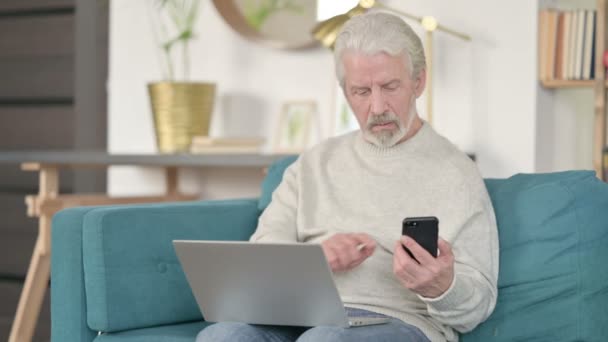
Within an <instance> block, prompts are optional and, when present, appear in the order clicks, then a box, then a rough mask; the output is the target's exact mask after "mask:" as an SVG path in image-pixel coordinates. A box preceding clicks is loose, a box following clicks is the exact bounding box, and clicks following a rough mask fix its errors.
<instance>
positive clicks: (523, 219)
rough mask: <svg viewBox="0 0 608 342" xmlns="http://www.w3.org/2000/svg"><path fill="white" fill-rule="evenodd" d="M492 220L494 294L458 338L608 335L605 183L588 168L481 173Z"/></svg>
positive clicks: (591, 337) (586, 338)
mask: <svg viewBox="0 0 608 342" xmlns="http://www.w3.org/2000/svg"><path fill="white" fill-rule="evenodd" d="M486 185H487V187H488V190H489V193H490V197H491V199H492V203H493V205H494V210H495V212H496V219H497V222H498V233H499V240H500V269H499V277H498V288H499V291H498V302H497V305H496V309H495V310H494V312H493V314H492V315H491V316H490V318H489V319H488V320H487V321H485V322H484V323H482V324H481V325H480V326H478V327H477V328H476V329H475V330H473V331H472V332H471V333H469V334H465V335H463V336H462V341H464V342H471V341H531V340H541V339H542V340H546V341H603V340H605V338H606V336H608V271H606V262H608V184H606V183H603V182H601V181H600V180H598V179H597V178H596V177H595V174H594V173H593V172H590V171H569V172H558V173H550V174H520V175H516V176H513V177H511V178H509V179H504V180H497V179H490V180H487V181H486Z"/></svg>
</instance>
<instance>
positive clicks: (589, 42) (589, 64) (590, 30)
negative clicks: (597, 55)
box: [582, 10, 595, 80]
mask: <svg viewBox="0 0 608 342" xmlns="http://www.w3.org/2000/svg"><path fill="white" fill-rule="evenodd" d="M585 12H586V14H585V17H586V20H585V43H584V44H583V45H584V47H583V49H584V51H583V70H582V78H583V79H584V80H590V79H592V76H591V74H592V72H591V70H592V68H593V64H594V63H593V54H594V52H595V51H594V48H593V46H594V45H595V11H593V10H587V11H585Z"/></svg>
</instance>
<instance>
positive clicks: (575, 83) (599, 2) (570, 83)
mask: <svg viewBox="0 0 608 342" xmlns="http://www.w3.org/2000/svg"><path fill="white" fill-rule="evenodd" d="M595 9H596V17H595V18H596V22H595V25H596V26H595V32H596V35H595V48H594V49H595V56H593V63H594V64H595V70H596V73H595V76H596V79H594V80H585V81H581V80H540V84H541V85H542V86H543V87H545V88H547V89H560V88H591V89H593V94H594V99H593V102H594V107H595V109H594V124H593V126H594V133H593V168H594V169H595V172H596V174H597V176H598V178H600V179H602V180H604V181H608V166H607V165H606V162H604V160H605V156H606V154H605V152H604V149H605V148H606V135H607V132H606V131H607V129H606V123H607V121H608V112H607V109H608V108H607V107H608V94H607V92H606V89H608V80H607V79H606V74H605V72H604V71H605V70H606V66H605V65H604V51H606V48H607V47H608V32H607V30H606V29H607V25H606V20H607V18H608V11H607V10H608V0H596V6H595ZM541 19H542V18H540V17H539V25H540V22H541ZM545 20H548V19H547V17H545ZM546 23H547V22H545V24H546ZM544 27H545V29H546V28H547V27H546V26H544ZM540 28H541V27H540V26H539V30H538V32H539V34H540V33H544V34H547V33H546V32H543V31H541V29H540ZM545 31H546V30H545ZM547 32H548V31H547ZM548 37H549V36H548V35H547V36H546V37H545V36H543V37H540V38H539V46H538V49H539V73H540V74H541V75H543V74H544V73H542V72H540V71H543V70H544V69H543V64H542V63H540V62H541V60H545V59H543V53H548V52H547V51H548V50H547V49H548V46H545V45H546V44H540V43H541V42H542V40H541V39H542V38H548ZM544 57H547V56H544ZM545 71H546V70H545ZM541 77H543V76H541ZM602 84H603V85H604V86H603V87H602V86H601V85H602Z"/></svg>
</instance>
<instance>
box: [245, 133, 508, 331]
mask: <svg viewBox="0 0 608 342" xmlns="http://www.w3.org/2000/svg"><path fill="white" fill-rule="evenodd" d="M408 216H437V218H438V219H439V235H440V236H441V237H442V238H443V239H445V240H447V241H448V242H449V243H450V244H451V245H452V249H453V252H454V255H455V278H454V281H453V282H452V285H451V287H450V288H449V289H448V290H447V291H446V292H445V293H444V294H443V295H442V296H440V297H438V298H433V299H429V298H424V297H421V296H419V295H416V294H415V293H413V292H411V291H409V290H408V289H406V288H404V287H402V286H401V285H400V283H399V282H398V281H397V280H396V279H395V276H394V275H393V271H392V269H393V248H394V245H395V242H396V241H397V240H398V239H399V237H400V235H401V221H402V220H403V219H404V218H405V217H408ZM346 232H364V233H367V234H369V235H371V236H372V237H373V238H374V239H375V240H376V242H377V247H376V250H375V252H374V254H373V255H372V256H371V257H370V258H368V259H367V260H365V261H364V262H363V263H362V264H361V265H359V266H357V267H356V268H354V269H352V270H350V271H347V272H341V273H336V274H334V279H335V282H336V285H337V287H338V291H339V293H340V296H341V297H342V300H343V302H344V304H345V305H346V306H350V307H355V308H360V309H366V310H370V311H374V312H378V313H382V314H385V315H389V316H392V317H396V318H398V319H401V320H402V321H404V322H406V323H410V324H412V325H415V326H417V327H419V328H420V329H421V330H422V331H423V332H424V333H425V334H426V335H427V336H428V337H429V338H430V339H431V340H432V341H457V340H458V334H457V333H456V331H459V332H466V331H469V330H472V329H473V328H474V327H475V326H476V325H477V324H479V323H480V322H482V321H483V320H485V319H486V318H487V317H488V316H489V315H490V313H491V312H492V310H493V309H494V306H495V303H496V294H497V289H496V281H497V276H498V237H497V230H496V221H495V218H494V212H493V208H492V204H491V202H490V199H489V196H488V193H487V191H486V188H485V186H484V183H483V180H482V178H481V177H480V175H479V173H478V171H477V168H476V166H475V164H474V163H473V162H472V161H471V160H470V159H469V158H468V156H466V155H465V154H463V153H462V152H460V151H458V149H457V148H456V147H454V146H453V145H452V144H451V143H450V142H449V141H447V140H446V139H445V138H443V137H442V136H440V135H438V134H437V133H436V132H435V131H434V130H433V129H432V128H431V127H430V126H429V125H428V124H427V123H424V124H423V126H422V128H421V129H420V130H419V131H418V132H417V133H416V134H415V135H414V136H413V137H411V138H410V139H408V140H407V141H405V142H403V143H400V144H398V145H396V146H394V147H391V148H378V147H376V146H375V145H372V144H370V143H368V142H366V141H365V140H364V139H363V137H362V135H361V133H360V132H359V131H357V132H354V133H349V134H347V135H344V136H340V137H337V138H332V139H329V140H327V141H325V142H324V143H321V144H319V145H317V146H316V147H314V148H312V149H311V150H309V151H307V152H305V153H303V154H302V155H301V156H300V158H299V159H298V160H297V161H296V162H295V163H294V164H292V165H291V166H290V167H289V168H287V170H286V171H285V174H284V176H283V181H282V182H281V184H280V185H279V187H278V188H277V189H276V191H275V192H274V194H273V196H272V202H271V203H270V205H269V206H268V208H267V209H266V211H264V213H263V214H262V216H261V217H260V221H259V225H258V228H257V231H256V232H255V234H254V235H253V236H252V237H251V241H260V242H262V241H263V242H296V241H297V242H307V243H321V242H323V241H324V240H326V239H328V238H329V237H331V236H332V235H334V234H336V233H346Z"/></svg>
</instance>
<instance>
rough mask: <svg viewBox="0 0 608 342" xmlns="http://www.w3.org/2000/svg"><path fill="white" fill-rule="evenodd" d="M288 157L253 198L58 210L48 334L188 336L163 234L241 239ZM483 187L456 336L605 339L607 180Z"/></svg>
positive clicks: (188, 316) (553, 179) (185, 296)
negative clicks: (477, 271)
mask: <svg viewBox="0 0 608 342" xmlns="http://www.w3.org/2000/svg"><path fill="white" fill-rule="evenodd" d="M292 161H293V159H286V160H282V161H280V162H278V163H276V164H275V165H274V166H273V167H271V169H270V170H269V174H268V176H267V178H266V179H265V181H264V183H263V185H262V196H261V197H260V198H259V199H242V200H227V201H202V202H189V203H171V204H152V205H149V204H148V205H123V206H109V207H81V208H73V209H68V210H64V211H62V212H59V213H58V214H57V215H56V216H55V217H54V219H53V232H52V250H53V253H52V266H51V267H52V271H51V314H52V316H51V319H52V332H51V333H52V341H53V342H70V341H78V342H89V341H96V342H111V341H116V342H118V341H120V342H144V341H145V342H156V341H163V342H178V341H179V342H182V341H183V342H186V341H193V339H194V337H195V336H196V334H197V332H198V331H200V330H201V329H203V328H204V327H206V326H208V325H209V324H210V323H207V322H205V321H204V320H203V317H202V315H201V312H200V311H199V309H198V307H197V305H196V303H195V300H194V297H193V295H192V293H191V291H190V288H189V286H188V284H187V282H186V279H185V276H184V274H183V272H182V269H181V267H180V264H179V262H178V260H177V257H176V255H175V252H174V250H173V246H172V244H171V241H172V240H175V239H204V240H246V239H248V238H249V236H250V235H251V234H252V233H253V232H254V230H255V228H256V224H257V220H258V217H259V215H260V213H261V212H262V211H263V210H264V208H265V206H266V205H267V204H268V203H269V202H270V198H271V194H272V191H273V190H274V188H275V187H276V186H277V184H278V183H279V182H280V180H281V177H282V174H283V171H284V169H285V167H286V166H287V165H289V164H290V163H291V162H292ZM486 185H487V187H488V190H489V193H490V196H491V199H492V202H493V204H494V208H495V211H496V216H497V221H498V229H499V239H500V247H501V249H500V273H499V281H498V283H499V295H498V302H497V306H496V309H495V311H494V313H493V314H492V315H491V316H490V318H489V319H488V320H487V321H486V322H484V323H483V324H481V325H479V326H478V327H477V328H476V329H475V330H473V331H472V332H470V333H467V334H463V335H462V336H461V340H462V341H465V342H467V341H469V342H470V341H606V340H608V266H607V264H608V184H605V183H602V182H600V181H599V180H597V179H596V178H595V176H594V174H593V173H592V172H588V171H571V172H561V173H551V174H520V175H515V176H513V177H511V178H508V179H487V180H486ZM397 226H398V224H397ZM397 226H396V228H395V229H398V228H397ZM218 262H221V260H218Z"/></svg>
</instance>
